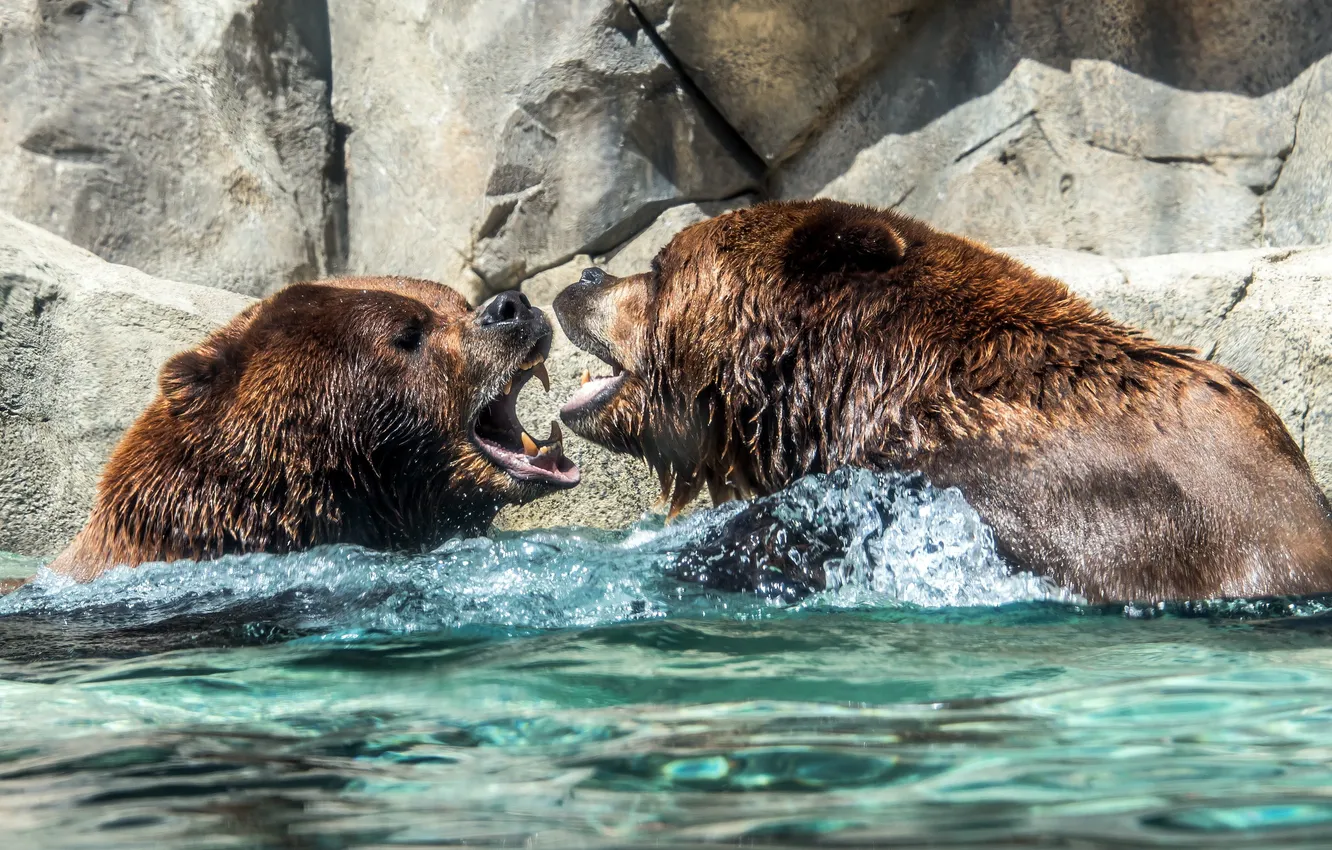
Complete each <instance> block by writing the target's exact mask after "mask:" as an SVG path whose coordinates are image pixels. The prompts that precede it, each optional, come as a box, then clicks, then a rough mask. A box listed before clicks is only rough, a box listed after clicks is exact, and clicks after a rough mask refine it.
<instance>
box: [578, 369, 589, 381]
mask: <svg viewBox="0 0 1332 850" xmlns="http://www.w3.org/2000/svg"><path fill="white" fill-rule="evenodd" d="M590 380H592V370H591V369H584V370H583V376H582V377H581V378H579V379H578V383H580V384H586V383H587V382H588V381H590Z"/></svg>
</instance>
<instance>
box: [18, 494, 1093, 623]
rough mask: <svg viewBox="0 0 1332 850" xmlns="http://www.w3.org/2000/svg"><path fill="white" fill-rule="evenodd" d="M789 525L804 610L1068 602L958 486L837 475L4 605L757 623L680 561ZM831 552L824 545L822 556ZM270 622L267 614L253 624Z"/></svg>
mask: <svg viewBox="0 0 1332 850" xmlns="http://www.w3.org/2000/svg"><path fill="white" fill-rule="evenodd" d="M753 510H763V511H769V512H771V513H772V514H774V515H775V516H777V517H779V518H780V520H781V522H782V523H783V526H784V531H785V532H786V534H787V535H788V537H789V538H790V539H792V540H801V539H810V540H813V539H823V540H827V539H829V538H831V539H834V540H837V541H840V543H841V546H840V548H841V552H840V554H839V555H837V556H834V557H832V558H831V559H830V560H829V561H828V564H827V570H828V577H829V580H828V584H829V589H828V590H827V591H826V592H824V593H821V594H816V595H814V596H813V597H810V598H808V599H806V600H805V601H803V602H802V603H800V605H799V607H801V608H802V609H819V608H849V607H875V606H899V605H902V604H910V605H918V606H925V607H938V606H959V605H962V606H974V605H1002V604H1004V603H1008V602H1015V601H1020V600H1033V599H1067V598H1069V595H1068V594H1066V593H1063V592H1061V591H1059V590H1058V589H1057V588H1054V587H1052V586H1050V585H1048V584H1046V583H1045V582H1043V581H1040V580H1038V579H1035V578H1033V577H1031V576H1027V575H1009V574H1008V571H1007V569H1006V568H1005V566H1004V564H1003V562H1002V561H1001V560H1000V559H999V557H998V556H997V555H996V554H995V549H994V543H993V539H992V536H991V534H990V532H989V530H988V529H987V528H986V527H985V526H984V524H983V523H982V522H981V520H980V518H979V517H978V516H977V515H976V512H975V511H974V510H972V509H971V508H970V507H969V506H968V505H967V504H966V502H965V501H964V500H963V499H962V496H961V494H960V493H958V492H957V491H956V490H936V489H935V488H933V487H931V486H930V485H928V484H926V483H924V482H923V481H921V480H919V479H917V478H911V477H903V476H899V475H892V474H874V473H870V472H867V471H865V470H850V469H847V470H840V471H838V472H837V473H834V474H833V475H828V476H822V475H821V476H812V477H810V478H807V479H804V480H802V481H800V482H798V483H797V484H796V485H794V486H793V487H791V488H789V489H788V490H786V491H784V492H782V493H779V494H777V495H774V496H771V497H768V498H766V499H762V500H758V501H757V502H753V503H735V504H731V505H727V506H724V507H722V508H721V509H717V510H711V511H702V512H699V513H698V514H695V515H693V516H691V517H689V518H687V519H685V520H683V521H680V522H678V523H675V524H673V525H671V526H669V527H666V528H664V529H663V528H662V527H661V526H660V521H659V520H658V521H656V522H655V523H653V522H651V521H649V522H645V523H642V524H640V525H639V526H638V527H636V528H634V529H631V530H630V531H629V532H627V533H621V534H613V533H599V532H593V531H588V530H565V531H561V532H537V533H528V534H522V535H518V534H501V535H498V536H497V537H496V538H494V539H489V538H475V539H466V540H452V541H449V542H448V543H447V544H445V545H444V546H442V547H441V548H440V549H438V550H437V551H435V552H431V553H429V554H421V555H410V556H408V555H401V554H386V553H380V552H371V551H367V550H364V549H360V548H357V547H353V546H331V547H323V548H320V549H316V550H313V551H310V552H304V553H299V554H293V555H282V556H275V555H246V556H240V557H228V558H222V559H219V560H217V561H212V562H207V563H200V564H149V565H144V566H141V567H138V568H135V569H128V568H120V569H115V570H112V571H110V572H109V573H107V574H105V575H104V576H102V577H101V578H99V579H98V580H97V581H96V582H93V583H90V584H76V583H74V582H72V581H70V580H69V579H67V578H65V577H63V576H59V575H56V574H54V573H51V572H50V571H46V570H44V571H42V572H41V573H39V574H38V576H37V578H36V579H35V580H34V581H33V582H32V584H31V585H29V586H28V587H25V588H23V589H22V590H21V591H19V592H18V593H15V594H13V595H11V596H10V597H8V598H5V599H0V615H4V614H39V613H44V614H51V613H57V612H58V613H63V614H74V613H82V614H85V615H87V614H92V613H96V614H97V615H98V616H100V617H103V618H106V619H110V620H114V621H116V622H117V624H119V625H122V626H123V625H126V624H146V623H152V622H156V621H161V620H165V619H168V618H172V617H179V616H183V615H187V614H188V615H196V616H197V615H205V614H207V615H219V614H226V613H231V614H233V615H239V614H247V615H248V616H250V617H251V618H252V619H263V620H265V621H267V622H270V623H271V622H273V621H276V622H278V623H279V624H280V625H281V626H282V627H284V628H288V629H292V630H295V631H298V632H316V631H328V630H331V629H359V630H367V631H380V632H393V633H408V632H413V631H418V630H431V629H440V628H458V627H463V626H473V625H484V626H504V627H515V628H537V629H549V628H567V627H586V626H594V625H603V624H607V623H612V622H618V621H622V620H629V619H643V618H660V617H666V616H670V615H673V614H674V615H680V614H687V615H690V616H709V615H712V616H728V617H736V618H753V617H761V616H763V615H764V614H765V613H768V612H772V611H774V610H777V609H779V608H782V607H786V606H783V605H782V604H781V603H779V602H775V601H769V600H766V599H763V598H760V597H757V596H754V595H752V594H748V595H737V594H729V593H719V592H711V591H708V590H706V589H705V588H703V587H699V586H697V585H691V584H688V583H681V582H675V581H672V580H671V579H670V578H669V577H668V573H669V572H670V569H671V566H672V564H673V563H674V561H676V560H677V559H678V558H679V557H680V556H681V555H682V554H683V553H688V554H689V555H690V556H691V557H694V558H698V557H704V558H706V557H708V555H707V552H708V550H709V548H710V547H716V546H718V545H724V544H725V542H726V541H725V540H722V539H719V538H720V537H723V536H724V535H725V532H726V529H727V525H728V523H729V522H731V521H732V520H734V519H735V518H736V517H737V516H740V515H742V514H743V513H744V512H745V511H753ZM825 545H826V544H825ZM260 614H262V616H259V615H260Z"/></svg>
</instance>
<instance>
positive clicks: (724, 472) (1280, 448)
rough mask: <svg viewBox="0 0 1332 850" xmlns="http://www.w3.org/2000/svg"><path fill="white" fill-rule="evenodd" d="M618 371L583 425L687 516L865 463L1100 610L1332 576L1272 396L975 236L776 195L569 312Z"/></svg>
mask: <svg viewBox="0 0 1332 850" xmlns="http://www.w3.org/2000/svg"><path fill="white" fill-rule="evenodd" d="M555 309H556V313H557V314H558V316H559V319H560V321H561V323H562V324H563V325H564V328H565V330H566V332H567V333H568V335H569V337H570V338H571V339H572V340H573V341H574V342H575V343H576V344H577V345H579V346H580V347H582V348H584V349H586V350H588V351H590V352H592V353H594V354H596V355H597V356H599V357H601V358H602V359H603V360H605V361H607V362H608V363H610V364H612V365H613V367H614V371H615V372H616V373H617V374H616V376H614V377H609V378H599V379H596V380H593V381H591V382H589V383H588V384H587V385H585V387H584V390H582V391H580V392H579V393H578V394H577V395H576V396H575V398H574V399H573V400H571V403H570V404H569V405H568V406H566V408H565V410H564V412H563V414H562V415H563V417H564V419H565V421H566V423H567V424H569V425H570V426H571V427H573V428H574V430H575V431H577V432H578V433H579V434H581V435H583V436H585V437H588V438H589V439H592V440H595V441H597V442H599V443H601V444H603V445H606V446H609V447H611V448H614V449H617V450H620V451H627V452H631V453H634V454H637V455H640V456H642V457H644V458H646V459H647V461H648V462H649V463H650V464H651V465H652V466H653V467H654V468H655V469H656V470H657V472H658V474H659V476H660V477H661V479H662V484H663V491H664V492H666V493H668V494H669V498H670V501H671V504H672V508H673V509H674V510H679V509H680V508H681V507H682V506H683V505H684V504H686V503H687V502H688V501H689V500H690V499H691V498H692V497H693V496H694V495H695V494H696V493H697V492H698V491H699V490H700V489H701V488H702V487H704V486H706V487H708V488H709V489H710V490H711V492H712V494H713V496H714V498H717V499H725V498H729V497H733V496H742V497H743V496H750V495H755V494H767V493H771V492H773V491H775V490H778V489H780V488H782V487H784V486H785V485H787V484H789V483H790V482H791V481H793V480H795V479H796V478H798V477H800V476H802V475H805V474H808V473H811V472H826V471H830V470H833V469H835V468H837V467H839V466H842V465H846V464H851V465H858V466H865V467H870V468H875V469H885V470H888V469H892V470H901V471H906V472H921V473H924V474H925V475H927V476H928V477H929V479H930V480H931V481H932V482H933V483H934V484H936V485H938V486H943V487H949V486H956V487H958V488H960V489H961V490H962V492H963V494H964V495H965V496H966V497H967V499H968V500H969V501H970V502H971V503H972V504H973V505H974V506H975V507H976V509H977V510H978V511H979V512H980V514H981V516H982V517H983V518H984V519H985V520H986V521H987V522H988V523H989V525H990V526H991V527H992V528H993V529H994V532H995V534H996V538H997V540H998V542H999V545H1000V547H1001V551H1002V552H1003V554H1004V555H1005V557H1006V558H1007V559H1008V560H1009V561H1010V563H1011V564H1012V565H1013V566H1015V567H1018V568H1021V569H1028V570H1032V571H1034V572H1036V573H1038V574H1042V575H1046V576H1049V577H1050V578H1052V579H1053V580H1055V581H1057V582H1059V583H1060V584H1061V585H1063V586H1066V587H1072V588H1074V589H1076V590H1077V591H1079V592H1081V593H1082V594H1084V595H1086V596H1087V597H1089V598H1091V599H1093V600H1106V599H1128V598H1134V599H1173V598H1200V597H1206V596H1212V595H1227V596H1244V595H1260V594H1261V595H1273V594H1297V593H1309V592H1314V591H1326V590H1329V589H1332V517H1330V515H1329V508H1328V503H1327V500H1326V498H1325V497H1324V495H1323V494H1322V492H1321V491H1320V490H1319V489H1318V487H1317V486H1316V485H1315V483H1314V482H1313V480H1312V477H1311V475H1310V472H1309V468H1308V464H1307V463H1306V462H1305V460H1304V458H1303V456H1302V455H1301V453H1300V451H1299V448H1298V447H1297V446H1296V445H1295V443H1294V441H1293V440H1292V439H1291V438H1290V436H1289V434H1288V433H1287V432H1286V429H1285V427H1284V426H1283V425H1282V423H1281V421H1280V419H1279V418H1278V417H1277V416H1276V414H1275V413H1274V412H1273V411H1272V409H1271V408H1270V407H1268V405H1267V404H1266V403H1264V402H1263V401H1262V399H1261V398H1260V397H1259V396H1258V393H1257V392H1256V391H1255V390H1254V388H1253V387H1252V386H1251V385H1250V384H1249V383H1248V382H1246V381H1245V380H1244V379H1243V378H1241V377H1240V376H1239V375H1237V374H1235V373H1234V372H1231V371H1230V370H1228V369H1226V368H1224V367H1222V366H1220V365H1217V364H1215V363H1211V362H1208V361H1206V360H1203V359H1200V358H1199V357H1198V356H1197V355H1196V353H1195V352H1193V351H1191V350H1189V349H1185V348H1180V347H1177V346H1170V345H1163V344H1161V343H1159V342H1156V341H1154V340H1152V339H1149V338H1148V337H1146V336H1145V335H1143V334H1142V333H1141V332H1139V331H1137V330H1135V329H1132V328H1130V327H1127V326H1125V325H1123V324H1121V323H1119V322H1116V321H1114V320H1113V319H1111V318H1110V317H1108V316H1106V315H1105V314H1104V313H1101V312H1099V311H1097V310H1095V309H1094V308H1092V307H1091V305H1089V304H1088V303H1087V302H1086V301H1084V300H1083V299H1081V298H1079V297H1077V296H1075V295H1073V294H1072V293H1071V292H1070V291H1069V290H1068V288H1067V287H1066V286H1064V284H1062V283H1060V282H1059V281H1057V280H1054V279H1052V278H1049V277H1044V276H1042V275H1039V274H1037V273H1035V272H1034V271H1032V270H1031V269H1030V268H1028V267H1026V266H1024V265H1022V264H1021V263H1019V262H1017V261H1016V260H1013V259H1011V258H1009V257H1007V256H1005V255H1003V254H1000V253H998V252H996V251H993V250H990V249H988V248H986V247H985V246H983V245H980V244H977V243H975V242H972V241H969V240H966V239H963V238H960V237H957V236H954V235H950V234H946V233H941V232H938V231H936V230H934V229H932V228H930V227H928V226H927V225H925V224H923V223H921V222H918V221H915V220H912V219H910V218H907V217H905V216H902V215H898V214H896V213H893V212H889V211H883V210H877V209H872V208H869V207H863V206H857V205H851V204H845V203H839V202H833V201H807V202H788V203H768V204H761V205H758V206H755V207H752V208H750V209H746V210H740V211H737V212H733V213H730V214H727V215H724V216H721V217H719V218H716V219H712V220H710V221H707V222H703V223H701V224H697V225H694V226H693V227H691V228H689V229H687V230H685V231H684V232H682V233H681V234H679V235H678V236H677V237H676V238H675V239H674V240H673V241H672V242H671V243H670V244H669V245H668V246H667V247H666V248H665V249H663V250H662V251H661V253H660V254H659V255H658V256H657V258H656V260H655V261H654V262H653V267H652V269H651V270H650V271H648V272H645V273H643V274H639V275H635V276H632V277H627V278H623V279H616V278H612V277H610V276H608V275H605V274H604V273H602V272H601V271H600V270H596V269H591V270H588V272H586V273H585V274H584V276H583V279H582V280H581V281H580V282H579V283H578V284H576V285H574V286H572V287H570V288H569V289H567V290H565V291H564V292H563V293H562V294H561V295H560V296H559V298H558V299H557V300H556V303H555Z"/></svg>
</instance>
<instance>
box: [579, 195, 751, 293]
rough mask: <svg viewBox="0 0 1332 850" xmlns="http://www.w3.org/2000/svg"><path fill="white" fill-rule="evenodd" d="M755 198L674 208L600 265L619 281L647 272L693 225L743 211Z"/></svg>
mask: <svg viewBox="0 0 1332 850" xmlns="http://www.w3.org/2000/svg"><path fill="white" fill-rule="evenodd" d="M753 200H754V199H753V197H751V196H745V197H740V198H733V199H731V200H729V201H715V202H713V203H700V204H683V205H681V206H678V207H671V208H670V209H668V210H666V211H665V212H664V213H662V214H661V215H659V216H657V220H656V221H654V222H652V224H651V225H649V226H648V227H647V228H645V229H644V230H643V232H641V233H639V234H638V235H636V236H635V237H634V238H633V239H630V240H629V241H628V242H626V243H625V244H623V245H621V246H620V247H618V248H616V249H615V250H614V251H612V252H610V253H609V254H608V255H607V256H605V257H602V258H601V259H600V265H601V266H602V267H603V268H605V269H606V271H608V272H610V273H611V274H613V275H615V276H616V277H625V276H628V275H632V274H639V273H641V272H645V271H648V270H649V269H651V267H652V259H653V258H654V257H656V256H657V253H658V252H660V251H661V249H662V248H665V247H666V244H667V243H668V242H670V241H671V240H672V239H674V238H675V235H676V234H677V233H679V232H680V231H681V230H684V229H685V228H686V227H689V226H690V225H694V224H698V223H699V222H700V221H707V220H708V219H710V218H714V217H715V216H719V215H721V214H722V213H726V212H730V211H731V210H739V209H744V208H745V207H747V206H749V205H750V204H751V203H753Z"/></svg>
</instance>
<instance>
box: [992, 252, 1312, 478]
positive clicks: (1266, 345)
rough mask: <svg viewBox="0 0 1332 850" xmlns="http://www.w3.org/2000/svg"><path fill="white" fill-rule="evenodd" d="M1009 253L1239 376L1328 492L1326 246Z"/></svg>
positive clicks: (1125, 317)
mask: <svg viewBox="0 0 1332 850" xmlns="http://www.w3.org/2000/svg"><path fill="white" fill-rule="evenodd" d="M1010 253H1012V254H1013V255H1014V256H1016V257H1018V258H1019V259H1021V260H1023V261H1024V262H1026V263H1028V264H1029V265H1031V266H1032V267H1034V268H1036V269H1037V270H1038V271H1040V272H1042V273H1044V274H1049V275H1052V276H1054V277H1058V278H1060V279H1061V280H1063V281H1064V282H1066V283H1067V284H1068V285H1069V286H1070V287H1071V288H1072V289H1073V290H1074V291H1076V292H1078V293H1080V294H1082V295H1083V296H1085V297H1087V298H1088V299H1090V300H1091V301H1092V303H1094V304H1096V305H1097V306H1098V307H1101V308H1102V309H1104V310H1106V311H1107V312H1109V313H1110V314H1111V315H1113V316H1115V317H1116V318H1119V319H1121V320H1122V321H1125V322H1127V323H1129V324H1132V325H1135V326H1137V327H1141V328H1143V329H1144V330H1146V331H1147V332H1148V333H1149V334H1151V335H1152V336H1154V337H1156V338H1157V339H1160V340H1163V341H1165V342H1170V343H1175V344H1180V345H1188V346H1192V347H1194V348H1197V349H1198V350H1199V351H1200V352H1202V353H1203V354H1204V355H1206V356H1207V357H1209V358H1210V359H1214V360H1216V361H1217V362H1219V363H1223V364H1225V365H1226V366H1229V367H1230V368H1232V369H1234V370H1236V371H1237V372H1239V373H1240V374H1242V375H1244V376H1245V377H1246V378H1248V379H1249V380H1250V381H1252V382H1253V384H1254V385H1255V386H1256V387H1257V388H1258V389H1259V391H1260V392H1261V393H1262V395H1263V398H1265V399H1266V400H1267V402H1268V403H1269V404H1271V405H1272V407H1273V409H1274V410H1276V411H1277V413H1278V414H1280V415H1281V418H1282V420H1283V421H1284V422H1285V423H1286V427H1287V429H1289V430H1290V433H1291V435H1292V436H1293V437H1294V438H1295V440H1296V442H1297V443H1299V444H1300V446H1301V448H1302V449H1303V450H1304V454H1305V457H1307V458H1308V459H1309V463H1310V465H1311V466H1312V467H1313V471H1314V476H1315V477H1316V478H1317V479H1318V482H1319V484H1320V485H1321V486H1322V487H1323V489H1324V490H1325V491H1332V248H1328V247H1320V248H1308V249H1300V250H1291V249H1278V250H1248V251H1229V252H1220V253H1213V254H1177V255H1173V256H1166V257H1141V258H1135V259H1125V260H1119V261H1111V260H1108V259H1105V258H1103V257H1096V256H1091V255H1087V254H1081V253H1076V252H1072V251H1060V250H1054V249H1048V248H1038V249H1021V250H1012V251H1010Z"/></svg>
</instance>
